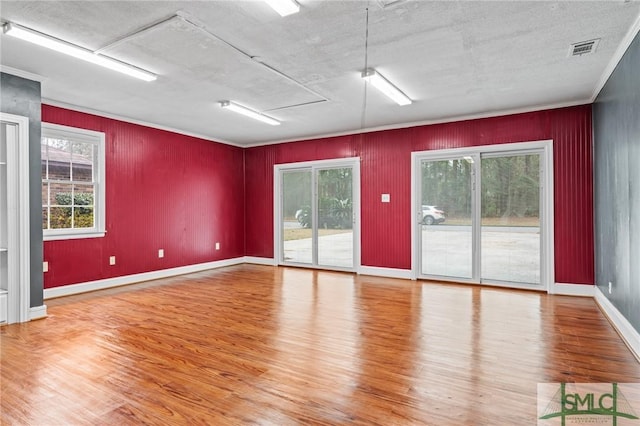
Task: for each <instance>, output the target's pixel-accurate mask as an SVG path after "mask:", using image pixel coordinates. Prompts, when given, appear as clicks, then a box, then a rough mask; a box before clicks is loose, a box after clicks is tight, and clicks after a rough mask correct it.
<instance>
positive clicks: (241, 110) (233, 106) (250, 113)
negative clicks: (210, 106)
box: [220, 101, 280, 126]
mask: <svg viewBox="0 0 640 426" xmlns="http://www.w3.org/2000/svg"><path fill="white" fill-rule="evenodd" d="M220 106H221V107H222V108H225V109H228V110H230V111H233V112H237V113H238V114H242V115H244V116H247V117H250V118H253V119H254V120H258V121H262V122H263V123H267V124H270V125H272V126H279V125H280V122H279V121H278V120H276V119H274V118H271V117H268V116H266V115H264V114H262V113H259V112H258V111H254V110H252V109H249V108H247V107H243V106H242V105H238V104H237V103H235V102H231V101H221V102H220Z"/></svg>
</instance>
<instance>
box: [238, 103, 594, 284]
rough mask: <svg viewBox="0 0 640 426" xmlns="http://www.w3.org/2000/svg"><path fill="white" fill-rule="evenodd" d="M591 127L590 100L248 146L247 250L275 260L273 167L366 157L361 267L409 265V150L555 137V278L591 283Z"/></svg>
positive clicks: (363, 161)
mask: <svg viewBox="0 0 640 426" xmlns="http://www.w3.org/2000/svg"><path fill="white" fill-rule="evenodd" d="M591 129H592V127H591V106H590V105H585V106H578V107H571V108H562V109H555V110H547V111H539V112H532V113H526V114H516V115H509V116H503V117H495V118H486V119H478V120H469V121H461V122H455V123H447V124H438V125H430V126H419V127H413V128H407V129H398V130H388V131H381V132H372V133H366V134H360V135H353V136H344V137H335V138H324V139H317V140H313V141H303V142H295V143H286V144H279V145H268V146H261V147H255V148H249V149H247V150H246V151H245V170H246V172H245V182H246V188H245V191H246V192H245V194H246V196H245V206H246V225H245V231H246V244H245V247H246V251H245V253H246V255H247V256H258V257H269V258H271V257H273V166H274V164H282V163H291V162H297V161H310V160H320V159H327V158H338V157H360V158H361V166H360V167H361V185H362V187H361V201H362V222H361V226H362V264H363V265H368V266H376V267H387V268H399V269H410V268H411V223H410V215H409V214H408V212H409V211H410V208H411V176H410V173H411V152H413V151H424V150H433V149H449V148H461V147H469V146H477V145H489V144H501V143H512V142H525V141H534V140H545V139H553V141H554V176H555V183H554V191H555V257H556V261H555V278H556V282H560V283H583V284H593V282H594V266H593V253H594V246H593V186H592V171H593V170H592V140H591V136H592V133H591ZM382 193H389V194H391V200H392V202H391V203H385V204H382V203H380V201H379V200H380V194H382Z"/></svg>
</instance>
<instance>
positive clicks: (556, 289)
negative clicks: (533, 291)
mask: <svg viewBox="0 0 640 426" xmlns="http://www.w3.org/2000/svg"><path fill="white" fill-rule="evenodd" d="M595 288H596V286H595V285H592V284H565V283H555V284H554V285H553V289H551V291H549V293H550V294H559V295H563V296H583V297H593V296H594V294H595V293H594V292H595Z"/></svg>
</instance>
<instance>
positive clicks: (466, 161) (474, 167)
mask: <svg viewBox="0 0 640 426" xmlns="http://www.w3.org/2000/svg"><path fill="white" fill-rule="evenodd" d="M550 153H551V146H550V143H545V142H540V143H523V144H510V145H505V146H491V147H478V148H469V149H466V148H465V149H460V150H448V151H433V152H423V153H414V155H413V156H414V161H413V170H414V196H413V208H414V212H413V214H414V224H413V225H412V226H413V232H414V239H413V240H414V267H413V268H414V271H415V276H416V277H418V278H431V279H443V280H452V281H460V282H471V283H486V284H496V285H507V286H513V287H522V288H541V287H544V286H546V285H548V284H549V282H550V278H549V277H550V276H551V275H550V274H552V273H551V272H550V271H549V268H550V265H549V264H548V263H549V262H548V261H546V260H545V259H548V256H546V257H545V253H543V247H546V248H547V250H551V248H550V247H551V243H550V242H549V238H550V237H549V234H550V230H549V228H545V227H544V224H545V220H544V219H545V215H544V213H545V211H548V210H547V209H549V203H550V200H552V199H551V198H550V196H551V194H552V191H551V188H545V185H544V183H545V179H544V175H545V173H550V171H549V169H547V168H546V167H545V164H546V162H547V161H548V162H550V161H551V154H550ZM546 182H551V180H550V179H547V180H546ZM545 194H546V197H545ZM551 251H552V250H551Z"/></svg>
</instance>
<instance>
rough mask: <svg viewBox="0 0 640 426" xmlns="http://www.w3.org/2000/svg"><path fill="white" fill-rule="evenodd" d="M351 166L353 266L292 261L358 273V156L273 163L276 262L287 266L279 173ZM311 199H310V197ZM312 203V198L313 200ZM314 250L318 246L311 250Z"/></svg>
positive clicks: (274, 250)
mask: <svg viewBox="0 0 640 426" xmlns="http://www.w3.org/2000/svg"><path fill="white" fill-rule="evenodd" d="M340 167H351V168H352V170H353V187H352V191H353V193H352V197H353V201H352V205H353V216H354V217H353V268H339V267H336V268H332V267H328V266H325V265H320V266H318V265H313V264H309V265H307V264H297V263H296V264H295V266H302V267H308V268H315V269H332V270H334V269H335V270H338V271H349V272H356V273H359V271H360V268H361V265H360V157H347V158H336V159H330V160H316V161H303V162H299V163H284V164H276V165H274V166H273V210H274V213H273V233H274V235H273V243H274V247H273V253H274V260H275V264H276V265H287V264H288V263H286V262H283V260H282V255H283V241H282V220H281V216H282V172H284V171H291V170H301V169H309V168H311V171H312V173H315V170H317V169H325V168H340ZM312 201H313V200H312ZM313 204H314V205H315V201H313ZM314 250H315V251H317V248H316V249H314Z"/></svg>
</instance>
